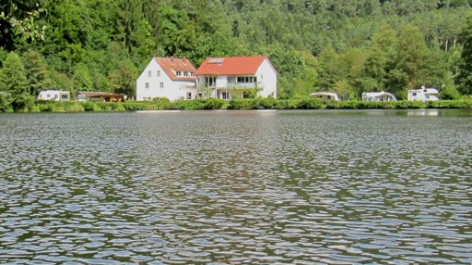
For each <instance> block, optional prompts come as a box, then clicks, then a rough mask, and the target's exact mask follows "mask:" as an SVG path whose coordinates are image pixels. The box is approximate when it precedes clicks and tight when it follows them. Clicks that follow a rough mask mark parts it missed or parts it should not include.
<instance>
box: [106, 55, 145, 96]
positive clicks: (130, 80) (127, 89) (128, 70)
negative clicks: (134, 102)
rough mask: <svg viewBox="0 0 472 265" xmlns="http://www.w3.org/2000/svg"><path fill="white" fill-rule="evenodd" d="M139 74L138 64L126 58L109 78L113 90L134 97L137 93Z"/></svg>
mask: <svg viewBox="0 0 472 265" xmlns="http://www.w3.org/2000/svg"><path fill="white" fill-rule="evenodd" d="M137 76H138V70H137V69H136V66H134V64H133V62H131V61H130V60H126V61H123V62H121V63H120V64H119V65H118V68H117V69H116V70H115V71H114V72H112V73H111V74H110V76H109V77H108V78H109V79H110V82H111V86H112V89H113V92H115V93H118V94H124V95H126V96H128V97H132V96H135V94H136V78H137Z"/></svg>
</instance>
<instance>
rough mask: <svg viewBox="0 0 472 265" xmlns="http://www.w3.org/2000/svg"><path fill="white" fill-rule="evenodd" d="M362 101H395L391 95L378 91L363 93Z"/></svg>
mask: <svg viewBox="0 0 472 265" xmlns="http://www.w3.org/2000/svg"><path fill="white" fill-rule="evenodd" d="M362 100H363V101H397V99H396V98H395V96H394V95H393V94H392V93H389V92H385V91H380V92H364V93H362Z"/></svg>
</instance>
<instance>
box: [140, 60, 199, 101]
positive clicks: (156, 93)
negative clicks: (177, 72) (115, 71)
mask: <svg viewBox="0 0 472 265" xmlns="http://www.w3.org/2000/svg"><path fill="white" fill-rule="evenodd" d="M149 71H151V76H149ZM157 71H160V76H157ZM146 83H149V88H146ZM161 83H163V87H162V88H161ZM194 87H195V82H193V81H173V80H171V79H170V78H169V77H168V76H167V74H166V73H165V72H164V70H163V69H162V68H161V66H160V65H159V64H158V63H157V62H156V60H155V59H154V58H153V59H152V60H151V62H149V64H148V65H147V66H146V68H145V69H144V71H143V72H142V73H141V75H140V76H139V78H138V80H137V81H136V100H138V101H142V100H148V99H149V98H151V100H152V99H153V98H155V97H165V98H168V99H169V100H171V101H175V100H178V99H181V98H183V99H186V95H187V92H191V93H192V99H194V98H195V96H196V95H197V92H196V89H195V88H194Z"/></svg>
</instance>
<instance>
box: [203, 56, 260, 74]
mask: <svg viewBox="0 0 472 265" xmlns="http://www.w3.org/2000/svg"><path fill="white" fill-rule="evenodd" d="M265 59H267V56H248V57H221V58H207V59H206V60H205V61H204V62H203V63H202V65H201V66H200V67H199V68H198V70H197V71H196V72H195V74H196V75H249V74H255V73H256V72H257V69H258V68H259V66H261V64H262V62H264V60H265Z"/></svg>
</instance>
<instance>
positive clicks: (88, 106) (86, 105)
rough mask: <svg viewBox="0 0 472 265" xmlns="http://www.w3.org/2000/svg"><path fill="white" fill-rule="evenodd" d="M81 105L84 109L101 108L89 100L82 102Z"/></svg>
mask: <svg viewBox="0 0 472 265" xmlns="http://www.w3.org/2000/svg"><path fill="white" fill-rule="evenodd" d="M81 105H82V108H83V109H84V111H100V110H101V108H100V107H99V106H97V104H95V103H93V102H90V101H87V102H82V103H81Z"/></svg>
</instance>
